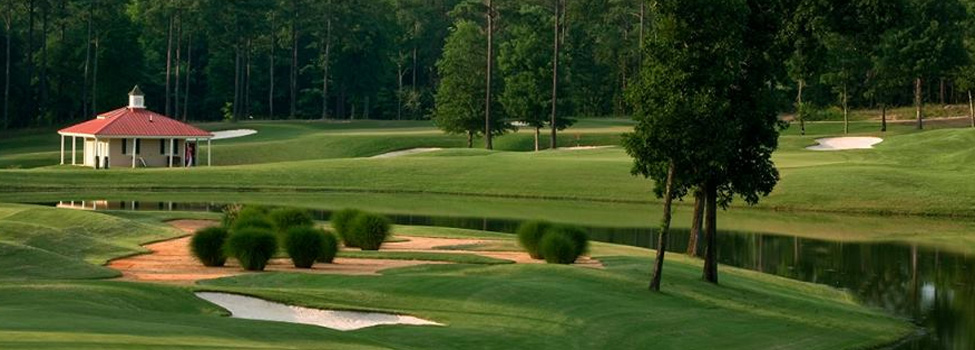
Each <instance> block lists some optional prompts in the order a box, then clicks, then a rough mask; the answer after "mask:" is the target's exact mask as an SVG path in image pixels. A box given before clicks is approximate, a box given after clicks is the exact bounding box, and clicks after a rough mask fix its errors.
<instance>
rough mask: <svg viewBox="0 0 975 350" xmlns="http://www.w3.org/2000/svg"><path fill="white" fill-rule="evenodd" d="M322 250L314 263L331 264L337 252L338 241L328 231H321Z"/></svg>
mask: <svg viewBox="0 0 975 350" xmlns="http://www.w3.org/2000/svg"><path fill="white" fill-rule="evenodd" d="M321 235H322V250H321V253H320V254H319V255H318V257H317V258H316V259H315V261H318V262H323V263H326V264H331V263H332V261H333V260H335V255H336V254H338V251H339V239H338V238H336V237H335V234H333V233H332V232H329V231H321Z"/></svg>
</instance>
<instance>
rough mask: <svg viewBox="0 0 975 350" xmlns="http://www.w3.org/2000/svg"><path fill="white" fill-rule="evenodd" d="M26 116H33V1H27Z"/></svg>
mask: <svg viewBox="0 0 975 350" xmlns="http://www.w3.org/2000/svg"><path fill="white" fill-rule="evenodd" d="M27 12H28V15H27V17H28V19H27V101H26V102H27V115H33V114H34V0H28V1H27Z"/></svg>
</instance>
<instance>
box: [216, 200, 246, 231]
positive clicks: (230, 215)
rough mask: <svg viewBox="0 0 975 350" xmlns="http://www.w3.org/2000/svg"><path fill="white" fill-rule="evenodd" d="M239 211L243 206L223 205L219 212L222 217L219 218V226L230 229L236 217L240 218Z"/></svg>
mask: <svg viewBox="0 0 975 350" xmlns="http://www.w3.org/2000/svg"><path fill="white" fill-rule="evenodd" d="M241 209H244V206H243V205H240V204H228V205H225V206H224V207H223V209H222V210H221V212H222V213H223V216H221V217H220V223H221V225H222V226H223V227H230V226H231V225H233V223H234V221H237V217H239V216H240V211H241Z"/></svg>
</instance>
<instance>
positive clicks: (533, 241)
mask: <svg viewBox="0 0 975 350" xmlns="http://www.w3.org/2000/svg"><path fill="white" fill-rule="evenodd" d="M550 227H552V224H550V223H548V222H546V221H526V222H524V223H522V224H521V226H518V231H517V234H518V244H521V247H522V248H525V251H527V252H528V255H530V256H531V257H532V259H541V258H542V257H543V255H542V254H541V252H540V251H539V249H538V244H539V242H540V241H541V240H542V236H544V235H545V231H546V230H548V229H549V228H550Z"/></svg>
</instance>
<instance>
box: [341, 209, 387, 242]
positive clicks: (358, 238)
mask: <svg viewBox="0 0 975 350" xmlns="http://www.w3.org/2000/svg"><path fill="white" fill-rule="evenodd" d="M389 225H390V224H389V219H388V218H386V217H385V216H382V215H379V214H373V213H361V214H359V215H358V216H356V217H355V219H354V220H352V222H351V223H349V227H348V228H347V229H346V231H347V233H346V234H345V236H348V237H349V238H351V240H352V241H354V242H356V244H358V245H359V248H362V250H379V247H380V246H382V245H383V242H385V241H386V237H388V236H389ZM345 236H343V237H345Z"/></svg>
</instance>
